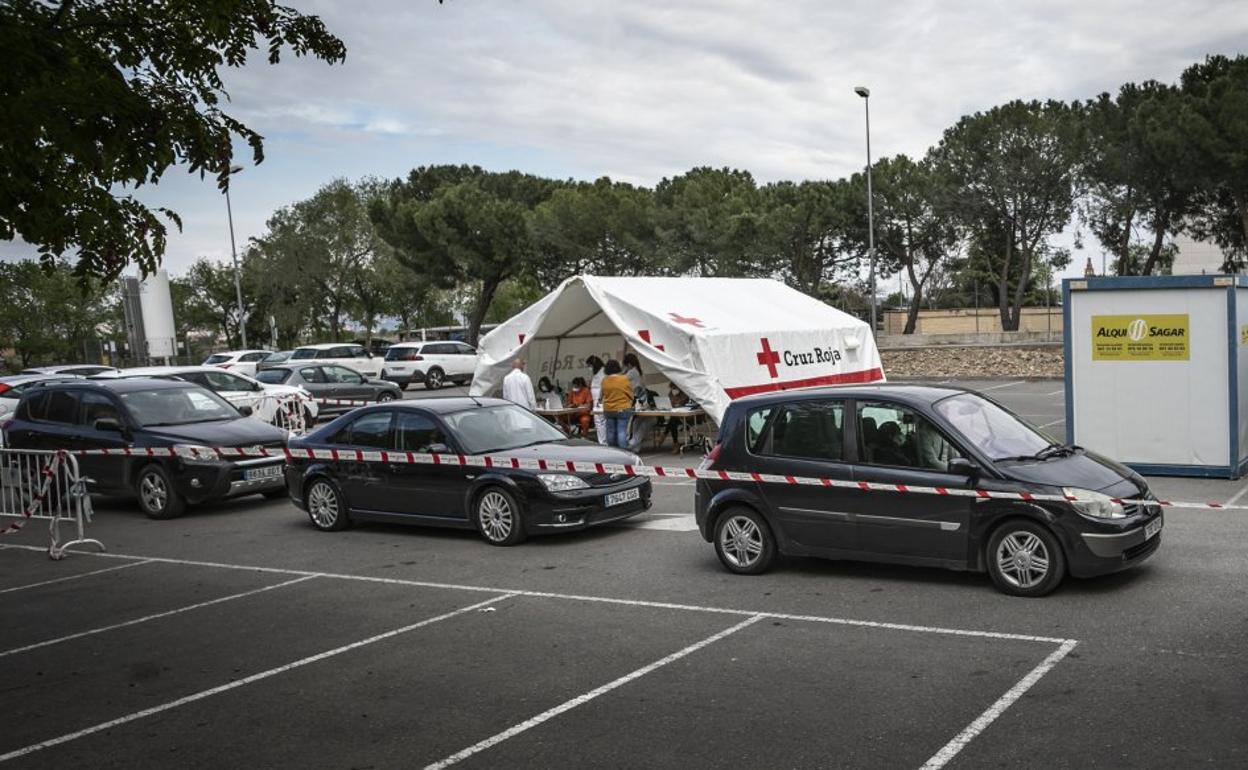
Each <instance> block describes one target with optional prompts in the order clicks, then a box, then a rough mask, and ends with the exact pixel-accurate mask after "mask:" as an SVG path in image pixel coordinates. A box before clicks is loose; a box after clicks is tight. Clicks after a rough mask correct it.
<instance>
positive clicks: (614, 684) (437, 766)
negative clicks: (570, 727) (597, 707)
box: [425, 615, 764, 770]
mask: <svg viewBox="0 0 1248 770" xmlns="http://www.w3.org/2000/svg"><path fill="white" fill-rule="evenodd" d="M763 617H764V616H763V615H752V616H750V617H748V618H746V619H745V620H743V621H741V622H740V623H738V624H736V625H735V626H732V627H730V628H725V629H724V630H723V631H720V632H719V633H717V634H713V635H711V636H708V637H706V638H705V639H703V640H702V641H700V642H694V643H693V644H691V645H689V646H688V647H686V648H684V649H683V650H677V651H676V652H673V653H672V654H671V655H668V656H667V657H665V658H660V659H659V660H656V661H654V662H653V663H651V664H649V665H646V666H642V667H641V668H639V669H637V670H636V671H633V672H632V673H629V674H625V675H624V676H622V677H620V678H619V679H616V680H613V681H611V682H607V683H606V684H604V685H602V686H601V687H597V688H595V689H593V690H590V691H589V692H587V693H585V694H583V695H578V696H576V697H575V698H573V699H571V700H568V701H564V702H563V703H561V704H559V705H558V706H555V707H554V708H552V709H548V710H546V711H543V712H542V713H540V714H538V715H537V716H535V717H532V718H530V719H526V720H525V721H523V722H521V723H520V724H517V725H513V726H511V727H509V728H507V729H506V730H503V731H502V732H501V733H498V734H497V735H493V736H491V737H489V738H486V739H485V740H483V741H481V742H480V743H475V744H473V745H472V746H469V747H468V748H466V749H464V750H463V751H458V752H456V753H454V754H452V755H450V756H449V757H447V758H445V759H442V760H440V761H438V762H434V763H433V764H430V765H426V766H425V770H442V769H443V768H446V767H450V766H451V765H453V764H455V763H457V762H461V761H463V760H465V759H467V758H468V757H471V756H472V755H473V754H478V753H480V752H482V751H485V750H486V749H488V748H490V747H491V746H496V745H498V744H500V743H502V742H503V741H505V740H507V739H508V738H514V737H515V736H517V735H519V734H520V733H522V732H524V731H526V730H531V729H532V728H534V727H537V726H538V725H540V724H541V723H543V722H546V721H548V720H550V719H553V718H554V717H557V716H559V715H560V714H562V713H564V712H567V711H571V710H572V709H574V708H576V707H577V706H581V705H584V704H586V703H589V702H590V701H591V700H593V699H594V698H597V697H598V696H599V695H605V694H606V693H609V692H611V691H612V690H614V689H616V688H619V687H623V686H624V685H626V684H628V683H629V682H632V681H634V680H637V679H640V678H641V677H643V676H645V675H646V674H649V673H650V672H651V671H654V670H656V669H659V668H662V667H663V666H666V665H667V664H669V663H672V662H675V661H677V660H680V659H681V658H683V657H685V656H687V655H691V654H693V653H695V652H697V651H698V650H700V649H702V648H703V647H706V646H707V645H710V644H714V643H715V642H718V641H719V640H720V639H723V638H724V637H726V636H730V635H732V634H735V633H736V632H738V631H740V630H741V629H743V628H746V627H747V626H750V625H753V624H754V623H757V622H758V621H760V620H762V619H763Z"/></svg>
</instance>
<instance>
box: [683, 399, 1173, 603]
mask: <svg viewBox="0 0 1248 770" xmlns="http://www.w3.org/2000/svg"><path fill="white" fill-rule="evenodd" d="M704 467H707V468H710V469H715V470H727V471H748V472H754V473H760V474H774V475H776V476H781V477H784V476H794V477H798V476H801V477H815V478H828V479H836V480H842V481H851V482H872V483H881V484H889V485H898V484H899V485H903V486H921V487H938V488H944V489H956V488H963V489H968V488H974V489H980V490H986V491H989V492H991V491H994V490H995V491H1003V492H1005V491H1014V492H1018V491H1023V492H1029V493H1031V494H1033V495H1050V496H1057V497H1062V498H1066V499H1065V500H1061V499H1059V500H1051V501H1050V500H1045V501H1041V500H1030V501H1029V500H1023V499H1017V500H1009V499H993V498H991V497H975V496H958V495H941V494H920V493H906V492H900V491H898V492H882V491H868V490H866V489H861V488H852V487H851V488H844V487H841V486H823V485H811V484H792V483H770V482H744V481H705V480H700V481H698V482H697V491H696V496H695V506H696V514H697V521H698V526H699V528H700V530H701V533H702V536H703V537H704V538H705V539H706V540H708V541H709V542H712V543H714V546H715V550H716V552H717V554H718V555H719V559H720V561H721V562H722V563H723V564H724V566H725V567H727V568H728V569H729V570H730V571H732V572H736V573H740V574H757V573H760V572H763V571H764V570H766V569H767V568H768V567H769V566H770V565H771V564H772V562H773V560H774V559H775V556H776V554H777V553H786V554H793V555H799V556H822V557H827V558H832V559H860V560H867V561H880V562H893V563H899V564H912V565H923V566H936V567H946V568H950V569H956V570H978V571H983V570H986V571H988V573H989V574H990V575H991V576H992V580H993V582H994V583H995V584H996V586H997V587H998V588H999V589H1000V590H1002V591H1004V592H1005V593H1008V594H1014V595H1018V596H1043V595H1044V594H1047V593H1048V592H1050V591H1052V590H1053V589H1054V588H1056V587H1057V585H1058V583H1060V582H1061V581H1062V579H1063V577H1064V576H1065V575H1066V574H1067V573H1069V574H1071V575H1074V576H1076V577H1088V576H1093V575H1099V574H1103V573H1108V572H1114V571H1117V570H1121V569H1124V568H1127V567H1130V566H1132V565H1134V564H1138V563H1139V562H1141V561H1143V560H1144V559H1147V558H1148V557H1149V556H1151V555H1152V554H1153V553H1154V552H1155V551H1156V550H1157V548H1158V546H1159V545H1160V544H1161V535H1160V532H1161V527H1162V512H1161V507H1160V506H1159V505H1157V504H1155V503H1153V502H1149V501H1151V500H1153V499H1154V498H1153V497H1152V495H1151V494H1150V492H1149V489H1148V485H1147V484H1146V483H1145V482H1144V479H1142V478H1141V477H1140V476H1139V475H1138V474H1136V473H1135V472H1134V471H1131V470H1130V469H1128V468H1126V467H1124V466H1122V465H1120V464H1118V463H1115V462H1113V461H1112V460H1108V459H1106V458H1103V457H1099V456H1097V455H1095V454H1093V453H1091V452H1088V451H1086V450H1084V449H1082V448H1080V447H1076V446H1064V445H1062V444H1059V443H1057V442H1054V441H1053V440H1051V439H1050V438H1049V437H1048V436H1046V435H1045V434H1043V433H1041V432H1040V431H1039V430H1037V429H1036V428H1033V427H1032V426H1031V425H1029V424H1027V423H1026V422H1024V421H1023V420H1021V419H1020V418H1018V417H1017V416H1015V415H1014V414H1013V413H1012V412H1010V411H1009V410H1008V409H1006V408H1005V407H1003V406H1001V405H1000V404H998V403H997V402H995V401H993V400H991V399H989V398H987V397H985V396H983V395H980V394H978V393H975V392H972V391H967V390H962V389H957V388H948V387H936V386H925V385H864V386H853V387H840V388H824V389H814V390H804V391H801V392H793V391H789V392H786V393H777V394H769V395H766V396H757V397H750V398H745V399H741V400H739V401H734V402H733V403H732V405H731V406H729V408H728V411H727V413H726V414H725V416H724V420H723V423H722V425H721V430H720V440H719V444H718V445H717V446H716V447H715V449H714V450H713V451H712V452H711V454H710V455H709V456H708V458H707V460H706V461H705V462H704ZM1119 501H1126V502H1119Z"/></svg>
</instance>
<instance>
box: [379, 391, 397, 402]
mask: <svg viewBox="0 0 1248 770" xmlns="http://www.w3.org/2000/svg"><path fill="white" fill-rule="evenodd" d="M393 400H394V394H393V393H391V392H390V391H388V390H385V391H382V392H381V393H378V394H377V403H379V404H384V403H386V402H387V401H393Z"/></svg>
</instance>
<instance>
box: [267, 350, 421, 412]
mask: <svg viewBox="0 0 1248 770" xmlns="http://www.w3.org/2000/svg"><path fill="white" fill-rule="evenodd" d="M256 379H257V380H260V381H261V382H264V383H268V384H270V385H279V384H280V385H297V386H300V387H302V388H303V389H304V390H306V391H308V392H309V393H311V394H312V395H313V396H315V397H316V398H326V399H342V400H347V401H376V402H378V403H383V404H384V403H385V402H387V401H394V400H395V399H400V398H403V390H402V389H401V388H400V387H399V386H398V385H395V384H394V383H393V382H388V381H386V380H377V379H371V378H369V377H365V376H364V375H362V374H360V373H359V372H357V371H355V370H354V369H348V368H347V367H345V366H341V365H339V364H316V363H306V362H305V363H300V362H294V363H286V364H276V365H273V366H269V367H267V368H265V369H261V370H260V371H258V372H256ZM353 408H354V407H353V406H351V405H350V404H346V405H336V404H323V405H322V406H321V410H320V414H327V413H328V414H333V413H335V412H346V411H350V410H351V409H353Z"/></svg>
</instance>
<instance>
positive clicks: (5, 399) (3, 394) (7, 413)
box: [0, 374, 82, 422]
mask: <svg viewBox="0 0 1248 770" xmlns="http://www.w3.org/2000/svg"><path fill="white" fill-rule="evenodd" d="M79 379H82V378H81V377H79V376H78V375H76V374H14V375H11V376H8V377H0V422H3V421H5V420H8V419H10V418H11V417H12V416H13V413H14V412H15V411H17V404H18V402H19V401H21V399H22V394H23V393H25V392H26V391H28V390H30V389H31V388H32V387H35V386H37V385H43V384H46V383H50V382H65V381H67V380H79Z"/></svg>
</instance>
